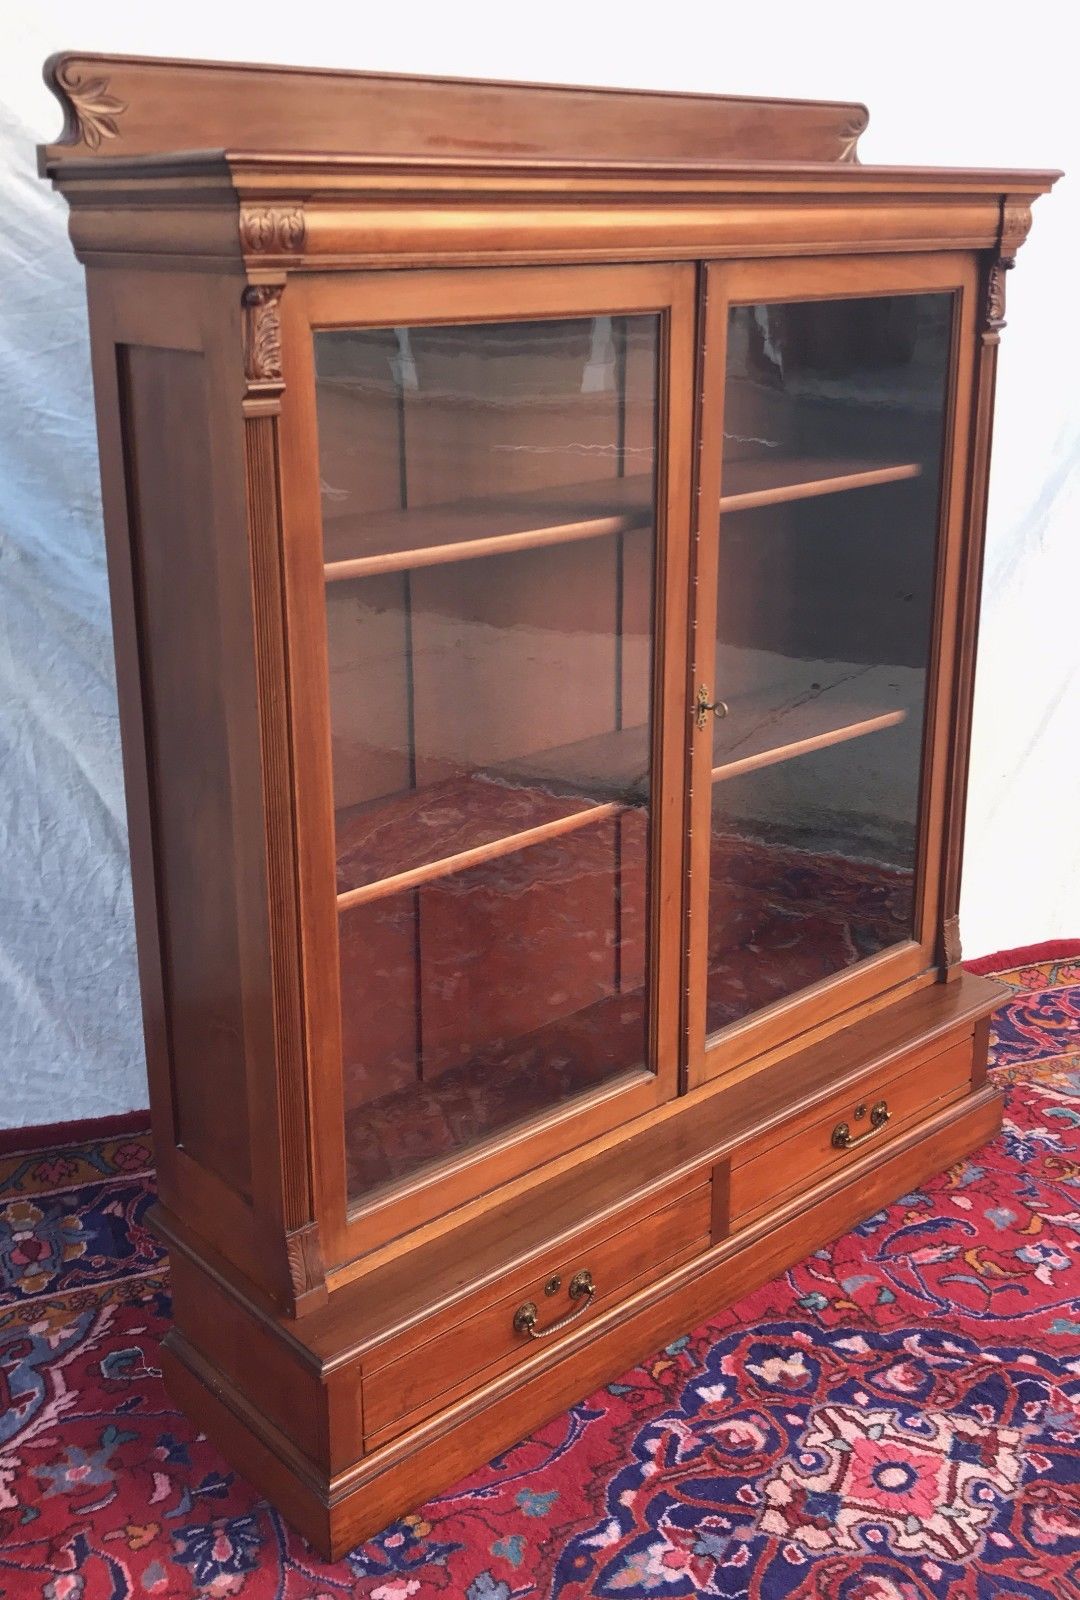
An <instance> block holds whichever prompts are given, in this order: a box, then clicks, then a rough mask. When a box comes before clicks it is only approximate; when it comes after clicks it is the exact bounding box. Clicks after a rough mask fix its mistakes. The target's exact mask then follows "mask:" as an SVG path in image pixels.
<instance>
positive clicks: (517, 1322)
mask: <svg viewBox="0 0 1080 1600" xmlns="http://www.w3.org/2000/svg"><path fill="white" fill-rule="evenodd" d="M559 1281H560V1280H559V1279H558V1278H551V1279H549V1281H548V1283H547V1284H545V1286H544V1293H545V1294H550V1293H552V1290H551V1284H555V1285H558V1283H559ZM566 1292H567V1294H568V1295H569V1296H570V1298H571V1300H580V1301H581V1304H580V1305H575V1307H574V1309H573V1310H572V1311H568V1312H567V1313H566V1315H565V1316H564V1317H560V1318H559V1320H558V1321H557V1322H553V1323H552V1324H551V1326H550V1328H538V1327H537V1326H536V1317H537V1311H536V1301H535V1300H526V1302H525V1304H524V1305H523V1306H518V1308H517V1310H516V1311H515V1312H514V1332H515V1333H524V1334H527V1335H528V1337H529V1338H530V1339H550V1337H551V1335H552V1334H553V1333H558V1331H559V1329H560V1328H565V1327H566V1325H567V1323H568V1322H573V1320H574V1318H575V1317H580V1315H581V1313H582V1312H583V1311H587V1310H588V1308H589V1306H590V1305H591V1304H592V1301H593V1296H594V1295H595V1294H596V1285H595V1283H594V1282H593V1280H592V1273H591V1272H589V1271H588V1270H587V1269H585V1268H583V1269H582V1270H581V1271H580V1272H575V1273H574V1276H573V1277H572V1278H571V1279H570V1284H569V1287H568V1288H567V1291H566Z"/></svg>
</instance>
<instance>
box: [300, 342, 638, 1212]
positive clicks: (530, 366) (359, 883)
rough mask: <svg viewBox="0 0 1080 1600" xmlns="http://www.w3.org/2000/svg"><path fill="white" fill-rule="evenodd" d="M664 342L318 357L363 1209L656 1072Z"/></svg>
mask: <svg viewBox="0 0 1080 1600" xmlns="http://www.w3.org/2000/svg"><path fill="white" fill-rule="evenodd" d="M658 339H659V318H658V317H656V316H653V315H636V316H624V317H593V318H581V319H575V320H562V321H535V322H515V323H506V322H504V323H493V324H473V325H469V326H416V327H399V328H380V329H374V330H341V331H324V332H319V333H317V334H316V336H315V358H316V385H317V403H318V425H319V438H320V476H321V489H322V503H323V537H324V559H325V576H326V610H327V628H328V653H329V665H330V705H331V740H332V758H333V780H334V805H335V820H336V848H337V874H338V883H337V888H338V913H339V934H340V938H339V945H340V955H341V1012H342V1028H343V1048H344V1062H343V1067H344V1083H345V1121H346V1150H347V1168H348V1187H349V1195H350V1199H352V1200H354V1201H355V1200H356V1199H358V1198H359V1197H361V1196H362V1195H364V1194H366V1193H368V1192H370V1191H371V1190H373V1189H375V1188H378V1187H381V1186H383V1185H385V1184H387V1183H391V1182H394V1181H397V1180H400V1179H402V1178H405V1177H407V1176H408V1175H409V1174H411V1173H413V1172H415V1171H417V1170H418V1169H419V1168H421V1167H424V1166H426V1165H428V1164H429V1163H432V1162H435V1161H440V1160H445V1159H447V1158H449V1157H452V1156H455V1155H457V1154H459V1153H460V1152H462V1151H463V1150H466V1149H467V1148H469V1147H471V1146H474V1145H476V1144H477V1143H479V1142H480V1141H482V1140H484V1139H485V1138H488V1137H490V1136H491V1135H494V1134H496V1133H499V1132H501V1131H502V1130H504V1129H506V1128H508V1127H509V1126H511V1125H512V1124H514V1123H518V1122H520V1121H522V1120H523V1119H525V1118H528V1117H531V1116H534V1115H536V1114H538V1113H542V1112H545V1111H549V1110H551V1109H553V1108H555V1107H557V1106H559V1105H560V1104H563V1103H565V1102H566V1101H567V1100H569V1099H570V1098H572V1097H573V1096H576V1095H580V1094H582V1093H584V1092H585V1091H587V1090H590V1089H595V1088H597V1087H598V1086H600V1085H602V1084H604V1083H606V1082H608V1081H609V1080H611V1079H613V1078H615V1077H618V1076H621V1075H626V1074H634V1073H637V1074H643V1073H645V1072H646V1071H648V1070H649V1069H650V1067H651V1063H649V1062H648V1060H647V1048H646V1039H647V1019H646V1015H645V1011H646V1005H645V993H646V948H645V946H646V934H645V930H646V921H647V900H648V885H649V878H650V861H649V848H648V832H649V830H648V806H649V776H650V773H649V768H650V748H651V718H652V708H651V692H652V691H651V685H652V676H653V581H654V543H655V539H654V530H655V460H656V435H657V360H658V348H659V346H658Z"/></svg>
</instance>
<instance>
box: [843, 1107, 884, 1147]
mask: <svg viewBox="0 0 1080 1600" xmlns="http://www.w3.org/2000/svg"><path fill="white" fill-rule="evenodd" d="M890 1114H891V1113H890V1111H889V1104H888V1101H887V1100H879V1101H878V1102H877V1103H876V1104H875V1105H873V1106H871V1107H870V1126H869V1127H868V1128H867V1130H866V1132H865V1133H856V1134H852V1132H851V1129H850V1128H849V1127H848V1125H847V1123H846V1122H838V1123H837V1124H836V1127H835V1128H834V1129H833V1131H832V1142H833V1148H834V1149H836V1150H854V1148H855V1146H856V1145H857V1144H865V1143H866V1141H867V1139H872V1138H873V1137H874V1135H875V1133H878V1132H880V1130H881V1129H882V1128H883V1127H884V1126H885V1124H886V1123H887V1122H888V1120H889V1116H890ZM855 1115H856V1116H858V1115H859V1113H858V1112H856V1113H855Z"/></svg>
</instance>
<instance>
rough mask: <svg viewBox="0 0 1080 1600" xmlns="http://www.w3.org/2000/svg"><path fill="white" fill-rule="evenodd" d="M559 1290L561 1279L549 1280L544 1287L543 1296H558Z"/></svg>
mask: <svg viewBox="0 0 1080 1600" xmlns="http://www.w3.org/2000/svg"><path fill="white" fill-rule="evenodd" d="M561 1288H562V1279H561V1278H549V1279H548V1281H547V1282H546V1283H545V1285H544V1293H545V1294H558V1292H559V1290H560V1289H561Z"/></svg>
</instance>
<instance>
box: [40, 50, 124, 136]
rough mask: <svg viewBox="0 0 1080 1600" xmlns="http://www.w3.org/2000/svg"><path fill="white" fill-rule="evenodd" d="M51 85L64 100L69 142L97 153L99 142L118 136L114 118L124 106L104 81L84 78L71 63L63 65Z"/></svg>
mask: <svg viewBox="0 0 1080 1600" xmlns="http://www.w3.org/2000/svg"><path fill="white" fill-rule="evenodd" d="M54 82H55V84H56V88H57V89H58V90H59V92H60V95H61V96H62V98H63V101H64V111H65V115H66V117H67V123H68V128H67V132H68V133H69V134H70V136H71V142H72V143H79V142H80V141H81V142H82V143H83V144H85V146H86V148H87V149H88V150H98V149H100V148H101V143H102V140H104V139H115V138H116V137H117V136H118V135H119V132H120V129H119V128H118V127H117V124H116V119H117V117H120V116H122V115H123V113H124V112H125V111H126V110H127V104H126V102H125V101H123V100H119V99H118V98H117V97H116V95H114V94H110V93H109V85H108V81H107V80H106V79H105V78H89V79H84V78H83V77H82V75H81V74H80V73H79V72H78V71H77V70H76V69H75V68H74V67H73V66H72V64H71V63H70V62H64V63H63V64H62V65H61V66H60V68H59V70H58V71H57V73H56V76H55V79H54Z"/></svg>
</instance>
